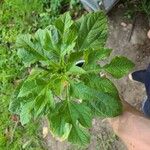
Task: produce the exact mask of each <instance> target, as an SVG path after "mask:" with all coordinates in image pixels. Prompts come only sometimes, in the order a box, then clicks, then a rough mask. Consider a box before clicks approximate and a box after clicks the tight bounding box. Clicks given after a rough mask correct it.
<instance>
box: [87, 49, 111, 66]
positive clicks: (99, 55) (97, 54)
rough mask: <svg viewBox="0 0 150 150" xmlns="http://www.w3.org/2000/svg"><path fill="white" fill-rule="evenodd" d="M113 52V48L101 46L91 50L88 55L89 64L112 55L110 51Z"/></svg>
mask: <svg viewBox="0 0 150 150" xmlns="http://www.w3.org/2000/svg"><path fill="white" fill-rule="evenodd" d="M111 52H112V50H111V49H108V48H101V49H98V50H91V51H89V55H88V64H93V65H94V64H96V63H97V61H100V60H103V59H106V58H107V57H109V56H110V53H111Z"/></svg>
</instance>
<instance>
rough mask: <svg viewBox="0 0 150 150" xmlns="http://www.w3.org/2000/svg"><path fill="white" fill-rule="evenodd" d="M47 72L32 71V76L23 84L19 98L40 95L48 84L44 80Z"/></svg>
mask: <svg viewBox="0 0 150 150" xmlns="http://www.w3.org/2000/svg"><path fill="white" fill-rule="evenodd" d="M45 73H46V72H45V71H42V72H41V70H37V71H35V72H34V71H32V73H31V75H30V76H28V78H27V79H26V80H25V81H24V82H23V84H22V87H21V88H20V92H19V94H18V97H25V96H28V95H29V94H30V93H38V92H39V91H41V90H42V89H43V87H44V86H45V85H46V84H47V83H46V82H45V81H44V80H43V79H42V76H44V74H45Z"/></svg>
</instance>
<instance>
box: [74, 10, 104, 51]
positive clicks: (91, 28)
mask: <svg viewBox="0 0 150 150" xmlns="http://www.w3.org/2000/svg"><path fill="white" fill-rule="evenodd" d="M78 22H80V28H79V34H78V38H77V44H76V49H77V50H84V49H88V48H93V47H95V45H98V44H99V46H104V43H105V41H106V36H107V19H106V16H105V15H104V14H103V13H102V12H96V13H89V14H87V15H86V16H83V17H82V18H81V19H80V21H78ZM78 24H79V23H78Z"/></svg>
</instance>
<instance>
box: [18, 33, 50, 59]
mask: <svg viewBox="0 0 150 150" xmlns="http://www.w3.org/2000/svg"><path fill="white" fill-rule="evenodd" d="M31 38H32V36H31V35H30V34H25V35H20V36H18V38H17V41H16V46H17V48H19V51H22V49H23V50H26V51H28V52H29V53H31V54H32V55H34V59H35V58H36V59H37V61H40V60H43V61H44V60H48V58H47V57H46V56H44V55H43V54H42V51H40V50H39V49H38V48H37V47H36V46H35V45H34V44H33V43H32V42H31ZM21 54H24V53H21V52H19V56H21V58H23V55H21Z"/></svg>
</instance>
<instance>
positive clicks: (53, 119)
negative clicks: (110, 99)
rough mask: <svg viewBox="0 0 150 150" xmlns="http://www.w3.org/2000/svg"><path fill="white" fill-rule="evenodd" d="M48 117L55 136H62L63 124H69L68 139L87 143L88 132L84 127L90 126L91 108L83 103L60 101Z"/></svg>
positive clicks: (78, 142)
mask: <svg viewBox="0 0 150 150" xmlns="http://www.w3.org/2000/svg"><path fill="white" fill-rule="evenodd" d="M49 119H50V126H51V129H52V132H53V133H55V134H56V135H57V136H59V137H62V136H63V135H64V133H65V126H66V125H70V131H69V134H68V140H69V141H71V142H73V143H74V144H79V145H84V144H88V142H89V133H88V132H87V130H86V129H85V128H84V127H91V123H92V115H91V110H90V109H89V108H88V107H87V106H85V105H84V104H78V103H76V102H71V101H70V102H68V101H63V102H60V103H58V104H57V106H56V109H55V111H54V112H53V113H52V114H50V116H49ZM81 125H82V126H81ZM83 126H84V127H83ZM77 129H78V130H77ZM87 135H88V136H87ZM73 136H74V137H76V138H75V139H76V140H75V139H74V138H73ZM79 139H80V140H81V141H80V140H79Z"/></svg>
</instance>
